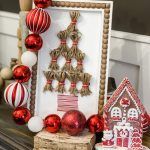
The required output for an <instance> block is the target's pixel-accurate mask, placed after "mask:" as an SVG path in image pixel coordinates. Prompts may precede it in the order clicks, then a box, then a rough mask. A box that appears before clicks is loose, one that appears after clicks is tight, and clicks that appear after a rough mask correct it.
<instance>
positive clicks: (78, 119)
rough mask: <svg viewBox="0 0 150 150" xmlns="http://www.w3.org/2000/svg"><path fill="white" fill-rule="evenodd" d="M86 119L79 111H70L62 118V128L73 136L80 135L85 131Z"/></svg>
mask: <svg viewBox="0 0 150 150" xmlns="http://www.w3.org/2000/svg"><path fill="white" fill-rule="evenodd" d="M85 125H86V118H85V116H84V114H83V113H82V112H80V111H78V110H70V111H68V112H66V113H65V114H64V116H63V117H62V128H63V129H64V130H65V131H66V132H67V133H68V134H69V135H72V136H75V135H78V134H79V133H81V132H82V131H83V130H84V129H85Z"/></svg>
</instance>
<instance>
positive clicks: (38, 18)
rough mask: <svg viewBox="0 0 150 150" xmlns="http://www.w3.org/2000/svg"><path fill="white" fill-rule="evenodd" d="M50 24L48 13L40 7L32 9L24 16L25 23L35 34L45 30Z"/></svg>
mask: <svg viewBox="0 0 150 150" xmlns="http://www.w3.org/2000/svg"><path fill="white" fill-rule="evenodd" d="M50 24H51V18H50V16H49V14H48V13H47V12H46V11H45V10H43V9H41V8H35V9H32V10H31V11H30V12H29V13H28V15H27V17H26V25H27V27H28V29H29V30H30V31H32V32H33V33H36V34H41V33H43V32H45V31H46V30H47V29H48V28H49V26H50Z"/></svg>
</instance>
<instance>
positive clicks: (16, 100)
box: [4, 0, 52, 132]
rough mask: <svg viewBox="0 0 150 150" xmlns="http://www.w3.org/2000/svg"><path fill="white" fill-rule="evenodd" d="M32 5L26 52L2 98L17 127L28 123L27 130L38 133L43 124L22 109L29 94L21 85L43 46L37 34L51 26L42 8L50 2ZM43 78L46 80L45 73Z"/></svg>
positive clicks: (48, 17) (28, 74)
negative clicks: (9, 108)
mask: <svg viewBox="0 0 150 150" xmlns="http://www.w3.org/2000/svg"><path fill="white" fill-rule="evenodd" d="M34 3H35V5H36V6H37V8H35V9H32V10H31V11H30V12H29V13H28V14H27V16H26V25H27V27H28V29H29V30H30V31H31V32H33V33H32V34H30V35H28V36H27V37H26V39H25V46H26V48H27V50H28V51H26V52H24V53H23V54H22V56H21V61H22V64H23V65H20V66H17V67H16V68H14V70H13V77H14V79H15V80H16V81H15V82H14V83H12V84H10V85H8V87H7V88H6V89H5V92H4V98H5V101H6V103H7V104H9V105H10V106H12V107H14V108H16V109H15V110H14V111H13V114H12V117H13V120H14V121H15V122H16V123H17V124H18V125H24V124H26V123H27V122H28V127H29V130H31V131H33V132H39V131H40V130H42V128H43V127H44V123H43V120H42V119H41V118H40V117H38V116H37V117H36V116H34V117H32V118H31V113H30V111H29V110H28V109H27V108H25V107H24V106H25V105H26V103H27V101H28V99H29V92H28V89H27V88H26V85H24V84H23V83H25V82H28V81H29V79H30V77H31V71H30V68H31V67H32V66H34V65H35V64H36V62H37V56H36V54H37V52H38V51H39V50H40V49H41V47H42V45H43V40H42V38H41V36H40V35H39V34H41V33H43V32H45V31H46V30H48V28H49V27H50V24H51V18H50V16H49V14H48V13H47V12H46V11H45V10H44V9H42V8H46V7H49V6H50V5H51V4H52V1H51V0H34ZM45 76H46V77H47V78H48V75H47V74H46V73H45ZM46 88H47V89H48V90H50V89H51V87H49V86H46ZM30 118H31V119H30Z"/></svg>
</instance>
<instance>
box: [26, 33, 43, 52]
mask: <svg viewBox="0 0 150 150" xmlns="http://www.w3.org/2000/svg"><path fill="white" fill-rule="evenodd" d="M42 45H43V40H42V38H41V37H40V35H38V34H30V35H28V36H27V37H26V39H25V46H26V48H27V49H28V50H30V51H32V52H37V51H38V50H40V49H41V47H42Z"/></svg>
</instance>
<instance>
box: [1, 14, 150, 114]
mask: <svg viewBox="0 0 150 150" xmlns="http://www.w3.org/2000/svg"><path fill="white" fill-rule="evenodd" d="M17 28H18V15H16V14H11V13H5V12H0V63H2V64H4V65H9V62H10V58H12V57H17V55H18V50H17V37H16V32H17ZM109 75H110V76H112V77H115V79H116V83H117V85H118V84H119V83H120V82H121V80H122V79H123V78H124V77H128V78H129V79H130V81H131V82H132V84H133V86H134V87H135V89H136V90H137V91H138V94H139V96H140V98H141V100H142V101H143V103H144V105H145V106H146V108H147V109H148V110H149V112H150V105H149V101H150V100H149V99H150V37H149V36H142V35H136V34H131V33H125V32H119V31H112V36H111V52H110V68H109Z"/></svg>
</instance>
